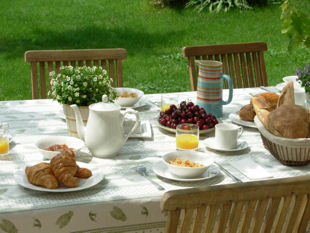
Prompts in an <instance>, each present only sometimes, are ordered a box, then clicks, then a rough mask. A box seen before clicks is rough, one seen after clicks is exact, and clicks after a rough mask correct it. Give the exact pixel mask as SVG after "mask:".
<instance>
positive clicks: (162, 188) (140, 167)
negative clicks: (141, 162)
mask: <svg viewBox="0 0 310 233" xmlns="http://www.w3.org/2000/svg"><path fill="white" fill-rule="evenodd" d="M135 170H136V172H138V173H139V174H140V175H142V176H144V178H145V179H147V180H148V181H150V182H151V183H152V184H153V185H154V186H155V187H156V188H157V189H158V190H165V189H164V187H162V186H161V185H159V184H158V183H156V182H155V181H154V180H152V179H151V178H150V177H149V176H148V174H147V171H146V168H145V167H143V166H139V167H135Z"/></svg>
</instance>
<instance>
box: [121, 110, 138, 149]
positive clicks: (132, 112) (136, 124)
mask: <svg viewBox="0 0 310 233" xmlns="http://www.w3.org/2000/svg"><path fill="white" fill-rule="evenodd" d="M126 114H134V115H135V117H136V122H135V125H134V126H133V127H132V128H131V130H130V131H129V133H128V134H127V135H126V137H125V138H124V143H125V142H126V141H127V139H128V137H129V136H130V135H131V134H133V132H134V131H135V130H136V129H137V128H138V126H140V116H139V113H138V112H137V111H136V110H133V109H132V108H127V109H126V111H125V112H124V114H123V122H122V124H124V119H125V115H126Z"/></svg>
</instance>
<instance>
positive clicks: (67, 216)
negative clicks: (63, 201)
mask: <svg viewBox="0 0 310 233" xmlns="http://www.w3.org/2000/svg"><path fill="white" fill-rule="evenodd" d="M72 216H73V211H69V212H68V213H65V214H63V215H61V216H60V217H59V218H58V219H57V221H56V224H57V225H58V226H59V228H63V227H65V226H66V225H67V224H68V223H69V222H70V220H71V218H72Z"/></svg>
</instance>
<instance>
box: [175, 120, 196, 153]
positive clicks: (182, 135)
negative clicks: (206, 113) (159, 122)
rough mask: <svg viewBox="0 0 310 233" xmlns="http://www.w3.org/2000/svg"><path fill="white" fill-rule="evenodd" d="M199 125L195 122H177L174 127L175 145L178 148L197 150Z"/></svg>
mask: <svg viewBox="0 0 310 233" xmlns="http://www.w3.org/2000/svg"><path fill="white" fill-rule="evenodd" d="M198 145H199V127H198V126H197V125H195V124H189V123H184V124H179V125H178V126H177V128H176V147H177V149H178V150H197V149H198Z"/></svg>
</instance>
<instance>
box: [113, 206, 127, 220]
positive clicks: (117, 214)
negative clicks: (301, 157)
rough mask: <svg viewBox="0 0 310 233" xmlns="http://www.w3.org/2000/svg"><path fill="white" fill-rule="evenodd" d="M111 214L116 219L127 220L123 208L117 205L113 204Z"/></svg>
mask: <svg viewBox="0 0 310 233" xmlns="http://www.w3.org/2000/svg"><path fill="white" fill-rule="evenodd" d="M110 214H111V216H112V217H113V218H114V219H116V220H120V221H123V222H125V221H126V220H127V217H126V215H125V213H124V212H123V210H122V209H121V208H119V207H116V206H113V210H112V211H110Z"/></svg>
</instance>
